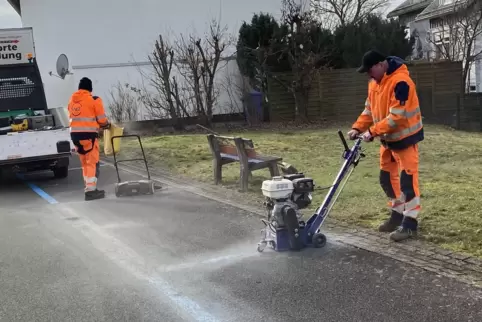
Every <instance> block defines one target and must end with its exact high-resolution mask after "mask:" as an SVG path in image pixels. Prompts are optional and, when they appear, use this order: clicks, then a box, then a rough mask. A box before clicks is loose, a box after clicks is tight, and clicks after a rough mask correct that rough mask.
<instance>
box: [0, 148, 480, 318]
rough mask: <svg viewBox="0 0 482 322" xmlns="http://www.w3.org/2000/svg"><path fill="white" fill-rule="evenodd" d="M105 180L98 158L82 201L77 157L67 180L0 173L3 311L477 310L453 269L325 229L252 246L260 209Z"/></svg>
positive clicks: (375, 314)
mask: <svg viewBox="0 0 482 322" xmlns="http://www.w3.org/2000/svg"><path fill="white" fill-rule="evenodd" d="M122 175H123V178H125V179H133V178H134V177H133V175H130V174H128V173H123V174H122ZM115 181H116V176H115V171H114V170H113V168H111V167H110V166H103V167H101V178H100V184H99V185H100V187H101V188H105V189H106V191H107V197H106V199H104V200H98V201H90V202H85V201H83V190H82V189H83V187H82V175H81V172H80V169H79V165H78V162H76V157H75V156H74V158H73V164H72V169H71V171H70V175H69V177H68V178H66V179H62V180H55V179H52V175H51V174H50V173H45V174H34V175H28V176H26V177H25V180H24V181H22V180H20V179H16V178H10V179H9V178H6V179H4V181H3V182H2V185H1V187H0V207H1V212H0V321H29V322H30V321H62V322H66V321H82V322H86V321H162V322H170V321H173V322H175V321H194V322H197V321H202V322H204V321H213V322H214V321H215V322H224V321H240V322H241V321H243V322H247V321H280V322H281V321H287V322H293V321H341V322H348V321H369V322H374V321H381V322H390V321H403V322H407V321H424V322H427V321H437V322H439V321H444V322H448V321H482V293H481V292H480V291H478V290H477V289H472V288H470V287H468V286H466V285H464V284H461V283H458V282H455V281H453V280H451V279H447V278H443V277H437V276H436V275H434V274H432V273H430V272H426V271H423V270H421V269H418V268H415V267H412V266H409V265H406V264H404V263H401V262H397V261H394V260H392V259H389V258H385V257H383V256H380V255H377V254H373V253H369V252H366V251H362V250H358V249H355V248H350V247H347V246H344V245H340V244H334V243H332V242H330V241H329V243H328V245H327V246H326V247H325V248H323V249H316V250H313V249H307V250H305V251H302V252H299V253H275V252H273V251H270V250H269V249H266V250H265V252H264V253H261V254H260V253H258V252H257V251H256V244H257V242H258V240H259V229H260V228H261V223H260V222H259V219H258V218H257V217H254V216H250V215H248V214H246V213H244V212H243V211H241V210H238V209H235V208H231V207H228V206H226V205H224V204H219V203H216V202H214V201H211V200H208V199H205V198H202V197H199V196H197V195H193V194H190V193H185V192H183V191H179V190H177V189H176V188H173V187H167V188H166V189H164V190H162V191H159V192H157V193H156V195H155V196H142V197H126V198H116V197H115V196H114V193H113V191H114V190H113V189H114V186H113V184H114V183H115ZM328 237H329V236H328Z"/></svg>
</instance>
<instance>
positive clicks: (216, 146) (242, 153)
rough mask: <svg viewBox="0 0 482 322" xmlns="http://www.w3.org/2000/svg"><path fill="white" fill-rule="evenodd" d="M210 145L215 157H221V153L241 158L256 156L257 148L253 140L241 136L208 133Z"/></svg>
mask: <svg viewBox="0 0 482 322" xmlns="http://www.w3.org/2000/svg"><path fill="white" fill-rule="evenodd" d="M207 137H208V142H209V147H210V148H211V152H212V153H213V156H214V157H215V158H220V157H221V153H223V154H227V155H231V156H237V157H239V158H240V160H242V159H244V158H245V157H247V158H256V155H257V154H256V150H255V149H254V144H253V141H252V140H250V139H244V138H240V137H227V136H220V135H214V134H208V136H207Z"/></svg>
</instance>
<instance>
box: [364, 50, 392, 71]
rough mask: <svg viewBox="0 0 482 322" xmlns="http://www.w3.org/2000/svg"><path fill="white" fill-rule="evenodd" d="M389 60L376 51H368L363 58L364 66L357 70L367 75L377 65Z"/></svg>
mask: <svg viewBox="0 0 482 322" xmlns="http://www.w3.org/2000/svg"><path fill="white" fill-rule="evenodd" d="M385 59H387V56H385V55H383V54H381V53H379V52H378V51H376V50H370V51H367V52H366V53H365V54H364V55H363V58H362V65H361V66H360V67H359V68H358V69H357V72H359V73H366V72H368V71H369V70H370V68H372V67H373V66H375V65H376V64H378V63H380V62H382V61H384V60H385Z"/></svg>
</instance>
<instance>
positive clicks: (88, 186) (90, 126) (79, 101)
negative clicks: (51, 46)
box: [68, 77, 110, 200]
mask: <svg viewBox="0 0 482 322" xmlns="http://www.w3.org/2000/svg"><path fill="white" fill-rule="evenodd" d="M68 110H69V117H70V137H71V139H72V142H73V143H74V145H75V148H76V150H77V153H78V155H79V158H80V163H81V165H82V172H83V176H84V184H85V200H95V199H101V198H104V197H105V192H104V190H98V189H97V180H98V178H99V162H100V149H99V131H100V130H101V129H105V128H109V127H110V123H109V120H108V119H107V117H106V115H105V111H104V105H103V103H102V99H100V97H97V96H92V81H91V80H90V79H88V78H86V77H84V78H82V79H81V80H80V82H79V87H78V91H76V92H75V93H74V94H72V97H71V98H70V101H69V106H68Z"/></svg>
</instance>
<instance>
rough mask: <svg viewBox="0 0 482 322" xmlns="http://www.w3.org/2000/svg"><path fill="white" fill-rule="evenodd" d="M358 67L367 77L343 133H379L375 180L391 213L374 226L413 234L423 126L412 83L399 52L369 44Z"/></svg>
mask: <svg viewBox="0 0 482 322" xmlns="http://www.w3.org/2000/svg"><path fill="white" fill-rule="evenodd" d="M358 72H359V73H367V74H368V76H369V77H370V81H369V85H368V96H367V99H366V102H365V108H364V110H363V112H362V113H361V115H360V116H359V117H358V119H357V120H356V122H355V123H354V124H353V126H352V130H350V131H349V132H348V137H349V138H350V139H354V138H356V137H357V136H358V135H359V134H361V133H362V138H363V140H364V141H366V142H369V141H373V139H374V138H379V139H380V142H381V146H380V185H381V187H382V189H383V190H384V192H385V194H386V195H387V197H388V198H389V207H390V210H391V215H390V218H389V219H387V220H386V221H385V222H384V223H383V224H382V225H381V226H380V227H379V231H381V232H390V233H391V234H390V238H391V239H392V240H394V241H402V240H405V239H407V238H410V237H412V236H415V235H416V233H417V228H418V220H417V218H418V215H419V212H420V209H421V207H420V190H419V183H418V173H419V172H418V168H419V152H418V143H419V142H421V141H423V139H424V130H423V124H422V115H421V111H420V107H419V101H418V96H417V92H416V88H415V84H414V82H413V81H412V79H411V78H410V75H409V72H408V69H407V66H406V65H405V64H404V62H403V60H402V59H401V58H398V57H395V56H385V55H382V54H381V53H379V52H377V51H374V50H372V51H369V52H367V53H365V55H364V56H363V59H362V66H361V67H360V68H359V69H358Z"/></svg>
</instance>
